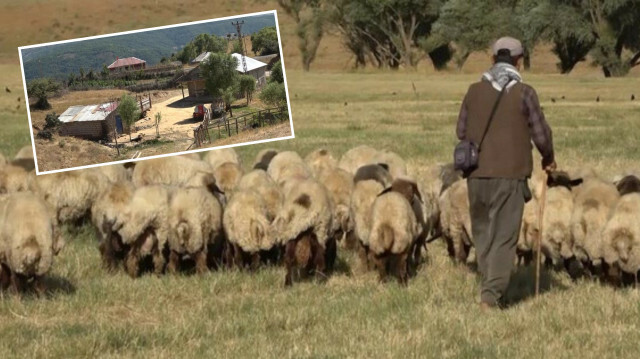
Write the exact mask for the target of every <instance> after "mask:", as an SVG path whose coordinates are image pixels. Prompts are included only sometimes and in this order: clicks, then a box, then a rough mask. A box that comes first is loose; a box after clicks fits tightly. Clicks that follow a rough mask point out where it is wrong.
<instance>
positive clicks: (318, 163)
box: [304, 148, 338, 177]
mask: <svg viewBox="0 0 640 359" xmlns="http://www.w3.org/2000/svg"><path fill="white" fill-rule="evenodd" d="M304 161H305V163H306V164H307V166H309V168H310V169H311V171H313V174H314V175H315V176H316V177H318V176H320V173H322V171H326V170H330V169H334V168H336V167H338V161H336V159H335V158H333V155H331V152H329V150H327V149H326V148H319V149H317V150H315V151H313V152H311V153H309V154H308V155H307V157H305V158H304Z"/></svg>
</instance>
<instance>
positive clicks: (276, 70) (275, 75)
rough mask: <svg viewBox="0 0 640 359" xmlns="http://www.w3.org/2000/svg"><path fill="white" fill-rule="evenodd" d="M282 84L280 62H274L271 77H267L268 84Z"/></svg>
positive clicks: (282, 77) (282, 76)
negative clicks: (273, 82)
mask: <svg viewBox="0 0 640 359" xmlns="http://www.w3.org/2000/svg"><path fill="white" fill-rule="evenodd" d="M272 81H275V82H280V83H283V82H284V75H283V74H282V63H281V62H280V60H278V61H276V63H275V64H273V67H272V68H271V77H269V82H272Z"/></svg>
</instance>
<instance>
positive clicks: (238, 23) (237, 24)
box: [231, 20, 247, 74]
mask: <svg viewBox="0 0 640 359" xmlns="http://www.w3.org/2000/svg"><path fill="white" fill-rule="evenodd" d="M231 25H233V26H235V27H236V31H237V32H238V41H240V58H241V59H242V69H243V70H244V73H245V74H246V73H247V61H246V60H245V59H244V56H245V55H244V54H245V51H244V39H243V38H242V25H244V20H242V21H236V22H235V23H234V22H233V21H232V22H231Z"/></svg>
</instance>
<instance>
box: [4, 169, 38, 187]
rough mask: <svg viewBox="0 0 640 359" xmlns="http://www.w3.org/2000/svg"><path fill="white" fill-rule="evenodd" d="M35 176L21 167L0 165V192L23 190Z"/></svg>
mask: <svg viewBox="0 0 640 359" xmlns="http://www.w3.org/2000/svg"><path fill="white" fill-rule="evenodd" d="M34 177H35V176H34V175H33V172H28V171H27V170H25V169H24V168H23V167H20V166H15V165H11V164H8V165H6V166H3V167H0V194H2V193H15V192H24V191H28V190H29V184H30V182H31V181H32V180H33V178H34Z"/></svg>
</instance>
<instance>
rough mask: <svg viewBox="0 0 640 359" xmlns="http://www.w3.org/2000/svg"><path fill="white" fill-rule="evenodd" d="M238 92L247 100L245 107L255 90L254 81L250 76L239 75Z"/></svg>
mask: <svg viewBox="0 0 640 359" xmlns="http://www.w3.org/2000/svg"><path fill="white" fill-rule="evenodd" d="M238 87H239V89H240V92H241V93H243V94H244V95H245V96H246V98H247V106H249V103H250V102H251V97H252V96H253V92H254V91H255V90H256V79H255V78H254V77H253V76H251V75H241V76H240V78H239V81H238Z"/></svg>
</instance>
